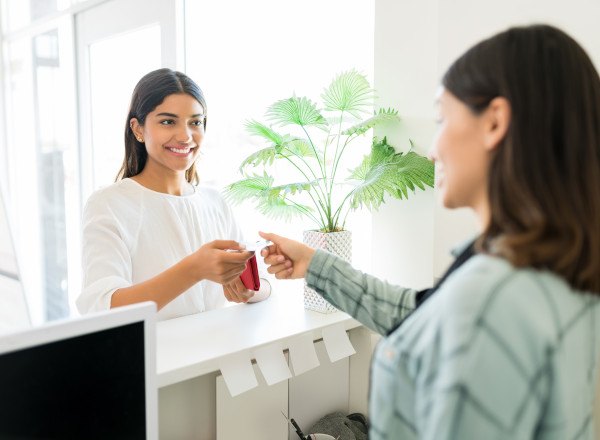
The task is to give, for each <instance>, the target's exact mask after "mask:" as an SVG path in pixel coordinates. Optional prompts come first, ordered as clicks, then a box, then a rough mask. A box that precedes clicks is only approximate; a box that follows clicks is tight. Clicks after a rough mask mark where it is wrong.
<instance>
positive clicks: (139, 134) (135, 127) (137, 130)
mask: <svg viewBox="0 0 600 440" xmlns="http://www.w3.org/2000/svg"><path fill="white" fill-rule="evenodd" d="M129 126H130V127H131V131H132V132H133V135H134V136H135V137H136V138H137V139H138V140H139V139H142V140H143V139H144V131H143V129H142V126H141V125H140V123H139V122H138V120H137V118H131V119H130V120H129Z"/></svg>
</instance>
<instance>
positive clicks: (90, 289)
mask: <svg viewBox="0 0 600 440" xmlns="http://www.w3.org/2000/svg"><path fill="white" fill-rule="evenodd" d="M206 116H207V112H206V102H205V100H204V96H203V94H202V91H201V90H200V88H199V87H198V85H197V84H196V83H195V82H194V81H192V80H191V79H190V78H189V77H187V76H186V75H184V74H183V73H180V72H176V71H173V70H170V69H159V70H155V71H153V72H150V73H148V74H147V75H145V76H144V77H143V78H142V79H141V80H140V81H139V83H138V84H137V85H136V87H135V90H134V92H133V96H132V98H131V105H130V108H129V114H128V116H127V121H126V125H125V159H124V161H123V165H122V167H121V170H120V171H119V175H118V177H117V182H116V183H114V184H113V185H110V186H108V187H106V188H103V189H100V190H98V191H96V192H95V193H94V194H92V196H91V197H90V198H89V199H88V201H87V203H86V206H85V209H84V214H83V240H82V248H83V256H82V257H83V291H82V293H81V295H80V296H79V298H78V299H77V307H78V309H79V311H80V312H82V313H87V312H90V311H94V310H104V309H108V308H111V307H117V306H122V305H126V304H132V303H137V302H141V301H154V302H155V303H156V304H157V308H158V309H159V312H158V318H159V319H167V318H173V317H177V316H182V315H187V314H192V313H196V312H202V311H206V310H211V309H216V308H219V307H222V306H223V305H224V304H225V301H226V300H229V301H233V302H248V301H256V300H260V299H264V298H265V297H266V296H268V292H267V291H266V290H263V291H262V292H259V294H258V295H256V296H255V295H254V291H251V290H247V289H246V288H245V287H244V285H243V284H242V282H241V280H240V278H239V276H240V274H241V273H242V272H243V270H244V268H245V264H246V261H247V260H248V259H249V258H250V257H251V256H252V255H253V253H252V252H246V251H243V252H228V250H238V251H239V250H241V249H242V247H241V246H240V245H239V243H238V242H239V241H241V239H242V234H241V232H240V229H239V228H238V226H237V224H236V222H235V220H234V218H233V215H232V213H231V211H230V209H229V207H228V206H227V205H226V203H225V202H224V201H223V199H222V198H221V196H220V195H219V193H218V192H217V191H216V190H213V189H210V188H207V187H202V186H199V185H198V182H199V179H198V175H197V173H196V168H195V160H196V158H197V156H198V151H199V149H200V146H201V144H202V140H203V138H204V131H205V129H206ZM267 284H268V283H267Z"/></svg>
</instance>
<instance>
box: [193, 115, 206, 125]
mask: <svg viewBox="0 0 600 440" xmlns="http://www.w3.org/2000/svg"><path fill="white" fill-rule="evenodd" d="M192 125H196V126H200V125H204V116H200V117H199V118H198V119H196V120H194V121H192Z"/></svg>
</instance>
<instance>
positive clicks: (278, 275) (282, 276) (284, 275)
mask: <svg viewBox="0 0 600 440" xmlns="http://www.w3.org/2000/svg"><path fill="white" fill-rule="evenodd" d="M292 273H294V268H293V267H290V268H289V269H286V270H282V271H281V272H278V273H276V274H275V278H277V279H278V280H287V279H288V278H290V277H291V276H292Z"/></svg>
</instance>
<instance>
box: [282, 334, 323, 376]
mask: <svg viewBox="0 0 600 440" xmlns="http://www.w3.org/2000/svg"><path fill="white" fill-rule="evenodd" d="M289 353H290V362H291V363H292V368H293V369H294V374H295V375H296V376H298V375H300V374H302V373H305V372H307V371H308V370H312V369H313V368H316V367H318V366H319V364H320V362H319V358H318V357H317V352H316V351H315V344H314V342H313V337H312V332H308V333H304V334H302V335H298V336H295V337H294V338H292V339H291V340H290V342H289Z"/></svg>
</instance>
